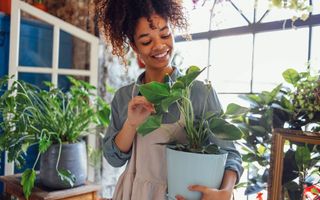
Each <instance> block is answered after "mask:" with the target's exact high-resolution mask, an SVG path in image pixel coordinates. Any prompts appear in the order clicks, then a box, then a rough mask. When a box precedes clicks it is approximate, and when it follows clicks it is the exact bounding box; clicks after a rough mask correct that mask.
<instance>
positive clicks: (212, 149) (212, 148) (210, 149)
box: [204, 144, 219, 154]
mask: <svg viewBox="0 0 320 200" xmlns="http://www.w3.org/2000/svg"><path fill="white" fill-rule="evenodd" d="M204 152H205V153H207V154H218V153H219V147H218V146H217V145H216V144H209V145H207V146H206V147H205V148H204Z"/></svg>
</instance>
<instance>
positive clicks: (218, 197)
mask: <svg viewBox="0 0 320 200" xmlns="http://www.w3.org/2000/svg"><path fill="white" fill-rule="evenodd" d="M188 189H189V190H190V191H197V192H201V193H202V198H201V200H230V199H231V196H232V191H229V190H218V189H214V188H208V187H206V186H202V185H192V186H190V187H188ZM176 199H177V200H185V198H184V197H183V196H181V195H177V196H176Z"/></svg>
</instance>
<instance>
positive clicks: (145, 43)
mask: <svg viewBox="0 0 320 200" xmlns="http://www.w3.org/2000/svg"><path fill="white" fill-rule="evenodd" d="M150 43H151V41H149V42H142V45H144V46H147V45H149V44H150Z"/></svg>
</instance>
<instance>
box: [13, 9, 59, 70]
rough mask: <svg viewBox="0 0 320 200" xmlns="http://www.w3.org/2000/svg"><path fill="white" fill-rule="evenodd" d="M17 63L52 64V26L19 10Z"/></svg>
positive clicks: (44, 65)
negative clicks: (20, 17) (20, 18)
mask: <svg viewBox="0 0 320 200" xmlns="http://www.w3.org/2000/svg"><path fill="white" fill-rule="evenodd" d="M21 16H24V17H22V20H21V24H20V43H19V65H20V66H31V67H51V66H52V47H53V46H52V44H53V43H52V40H53V26H52V25H50V24H48V23H46V22H43V21H41V20H39V19H36V18H35V17H33V16H31V15H29V14H27V13H25V12H21Z"/></svg>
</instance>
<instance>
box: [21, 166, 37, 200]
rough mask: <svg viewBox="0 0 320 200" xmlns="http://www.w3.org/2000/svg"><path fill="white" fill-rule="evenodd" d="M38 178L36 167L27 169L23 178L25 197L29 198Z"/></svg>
mask: <svg viewBox="0 0 320 200" xmlns="http://www.w3.org/2000/svg"><path fill="white" fill-rule="evenodd" d="M35 180H36V171H35V170H34V169H26V170H25V171H24V172H23V174H22V178H21V185H22V187H23V193H24V197H25V198H26V199H27V200H28V199H29V197H30V195H31V191H32V188H33V187H34V182H35Z"/></svg>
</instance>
